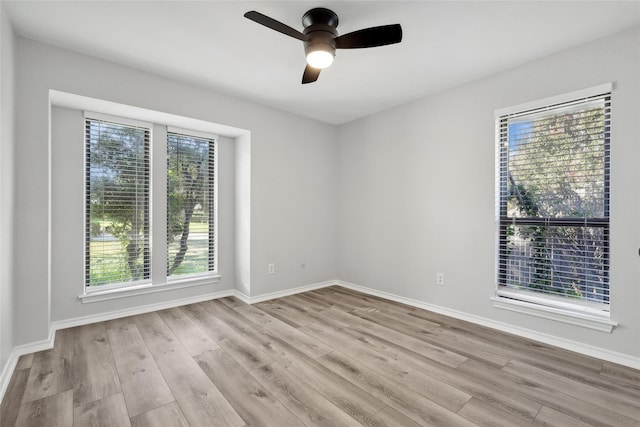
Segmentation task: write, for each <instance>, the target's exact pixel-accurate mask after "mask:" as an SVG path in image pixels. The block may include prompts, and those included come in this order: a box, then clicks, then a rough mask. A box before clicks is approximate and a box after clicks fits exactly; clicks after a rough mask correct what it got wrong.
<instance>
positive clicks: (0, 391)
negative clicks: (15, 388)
mask: <svg viewBox="0 0 640 427" xmlns="http://www.w3.org/2000/svg"><path fill="white" fill-rule="evenodd" d="M54 339H55V331H54V330H53V329H52V328H49V337H48V338H47V339H44V340H41V341H36V342H32V343H29V344H23V345H19V346H16V347H14V348H13V350H12V351H11V354H10V355H9V359H8V360H7V363H6V364H5V366H4V369H3V370H2V374H0V402H1V401H2V398H3V397H4V394H5V392H6V391H7V388H8V387H9V381H11V376H12V375H13V371H14V370H15V369H16V365H17V364H18V359H20V356H22V355H25V354H30V353H35V352H37V351H42V350H48V349H50V348H53V341H54Z"/></svg>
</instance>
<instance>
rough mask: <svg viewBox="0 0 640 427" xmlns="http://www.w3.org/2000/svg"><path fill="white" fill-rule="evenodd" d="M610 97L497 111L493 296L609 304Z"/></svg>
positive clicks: (589, 307) (596, 310) (571, 305)
mask: <svg viewBox="0 0 640 427" xmlns="http://www.w3.org/2000/svg"><path fill="white" fill-rule="evenodd" d="M610 97H611V93H610V89H609V91H607V92H602V91H597V93H594V94H590V95H589V96H582V97H580V98H574V99H572V100H564V101H563V102H554V103H551V104H548V105H544V106H537V107H535V108H524V109H521V110H519V111H512V112H508V113H504V114H499V115H498V117H497V123H496V126H497V130H496V131H497V143H498V148H497V156H498V162H497V169H498V170H497V174H498V177H497V187H498V191H497V197H496V199H497V200H496V203H497V212H498V215H497V216H498V227H499V230H498V251H497V252H498V261H497V282H498V296H501V297H505V298H512V299H515V300H520V301H527V302H531V303H536V304H542V305H546V306H551V307H558V308H562V309H565V310H577V311H580V312H585V311H587V312H590V313H593V314H606V313H607V312H608V311H609V291H610V289H609V177H610V162H609V144H610V123H611V114H610Z"/></svg>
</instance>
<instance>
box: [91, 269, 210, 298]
mask: <svg viewBox="0 0 640 427" xmlns="http://www.w3.org/2000/svg"><path fill="white" fill-rule="evenodd" d="M220 278H221V276H219V275H215V276H207V277H198V278H191V279H181V280H175V281H174V280H171V281H169V282H168V283H162V284H159V285H153V284H150V283H146V284H144V285H139V286H129V287H126V288H117V289H108V290H104V291H95V292H91V293H84V294H80V295H78V299H80V301H82V303H83V304H87V303H92V302H99V301H107V300H112V299H118V298H128V297H132V296H137V295H147V294H153V293H156V292H165V291H174V290H177V289H184V288H191V287H194V286H206V285H211V284H214V283H218V282H219V281H220Z"/></svg>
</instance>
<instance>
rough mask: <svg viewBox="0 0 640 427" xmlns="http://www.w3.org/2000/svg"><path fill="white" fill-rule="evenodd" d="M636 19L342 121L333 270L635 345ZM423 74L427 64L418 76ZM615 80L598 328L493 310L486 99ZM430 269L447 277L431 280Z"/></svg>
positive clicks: (416, 295) (617, 344)
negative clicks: (604, 304) (606, 287)
mask: <svg viewBox="0 0 640 427" xmlns="http://www.w3.org/2000/svg"><path fill="white" fill-rule="evenodd" d="M639 76H640V28H636V29H634V30H632V31H627V32H624V33H621V34H618V35H616V36H613V37H610V38H607V39H603V40H599V41H595V42H592V43H589V44H587V45H584V46H581V47H577V48H574V49H571V50H568V51H565V52H561V53H558V54H555V55H553V56H550V57H547V58H544V59H541V60H539V61H536V62H533V63H529V64H526V65H523V66H521V67H517V68H515V69H511V70H508V71H505V72H502V73H500V74H497V75H493V76H491V77H488V78H485V79H483V80H479V81H475V82H473V83H470V84H467V85H464V86H461V87H457V88H454V89H451V90H448V91H446V92H443V93H440V94H437V95H434V96H430V97H428V98H425V99H422V100H419V101H417V102H414V103H411V104H408V105H404V106H400V107H398V108H394V109H392V110H389V111H386V112H382V113H380V114H376V115H374V116H371V117H367V118H364V119H361V120H358V121H356V122H352V123H349V124H346V125H343V126H342V127H341V128H340V133H339V138H340V139H339V140H340V145H339V156H338V157H339V181H338V182H339V184H340V190H339V226H338V229H339V233H338V236H339V237H338V248H339V257H338V277H340V279H342V280H344V281H347V282H351V283H354V284H357V285H361V286H365V287H369V288H373V289H375V290H378V291H382V292H388V293H391V294H395V295H398V296H401V297H405V298H412V299H415V300H418V301H422V302H426V303H429V304H433V305H436V306H440V307H443V308H446V309H450V310H457V311H461V312H464V313H468V314H470V315H472V316H479V317H481V318H484V319H489V320H491V321H495V322H504V323H507V324H511V325H515V326H518V327H522V328H527V329H530V330H533V331H535V332H537V333H541V334H550V335H553V336H556V337H559V338H561V339H567V340H573V341H578V342H580V343H583V344H587V345H593V346H596V347H600V348H604V349H606V350H609V351H612V352H618V353H622V354H625V355H629V356H632V357H640V345H638V343H640V311H639V310H638V303H639V302H640V286H639V283H640V258H639V257H638V247H639V245H640V221H639V220H638V219H639V218H640V193H639V192H638V191H637V189H638V187H639V186H640V168H639V167H638V165H639V164H640V143H639V142H640V78H639ZM425 78H428V76H425ZM605 82H614V83H615V90H614V93H613V95H612V100H613V101H612V102H613V107H612V110H613V134H612V142H611V146H612V148H611V150H612V160H611V168H612V177H611V185H612V187H611V286H612V291H611V318H612V320H615V321H618V322H619V323H620V326H619V327H617V328H616V329H615V330H614V331H613V333H611V334H607V333H603V332H596V331H592V330H587V329H583V328H580V327H576V326H571V325H567V324H564V323H556V322H553V321H550V320H545V319H540V318H537V317H531V316H527V315H525V314H517V313H512V312H507V311H504V310H499V309H497V308H494V307H493V306H492V304H491V302H490V300H489V298H490V297H491V296H493V295H494V292H495V278H494V265H495V257H494V253H495V238H494V232H495V224H494V206H495V201H494V197H495V188H494V186H495V171H494V168H495V160H494V153H495V151H494V149H495V148H494V147H495V145H494V144H495V134H494V132H495V131H494V110H496V109H498V108H502V107H508V106H511V105H517V104H520V103H524V102H527V101H532V100H536V99H541V98H545V97H549V96H553V95H558V94H563V93H567V92H571V91H574V90H578V89H583V88H587V87H591V86H595V85H598V84H601V83H605ZM436 272H444V273H445V277H446V284H445V286H444V287H439V286H436V284H435V277H436Z"/></svg>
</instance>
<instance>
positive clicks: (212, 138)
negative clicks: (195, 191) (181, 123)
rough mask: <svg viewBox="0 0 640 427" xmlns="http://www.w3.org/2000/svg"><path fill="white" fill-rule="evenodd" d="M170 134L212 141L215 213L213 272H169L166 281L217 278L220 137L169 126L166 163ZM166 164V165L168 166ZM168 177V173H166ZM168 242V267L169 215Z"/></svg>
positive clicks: (210, 243)
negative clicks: (175, 273)
mask: <svg viewBox="0 0 640 427" xmlns="http://www.w3.org/2000/svg"><path fill="white" fill-rule="evenodd" d="M169 133H174V134H178V135H185V136H192V137H195V138H201V139H207V140H209V141H210V146H212V147H213V164H212V165H211V164H210V165H209V166H210V167H213V188H210V189H209V191H210V192H212V193H213V194H212V196H213V197H212V200H211V209H212V210H213V212H210V213H209V218H210V219H209V220H210V221H213V224H212V227H213V229H210V230H209V239H210V240H209V250H213V261H212V262H213V267H214V268H213V270H209V271H207V272H202V273H192V274H181V275H175V276H170V275H169V274H168V271H167V272H166V273H167V274H166V280H167V283H171V284H173V283H184V282H190V281H194V280H203V279H204V280H206V279H207V278H210V277H216V276H218V139H219V137H218V135H215V134H212V133H207V132H201V131H196V130H191V129H184V128H179V127H175V126H167V127H166V135H167V138H166V141H167V146H166V147H165V150H164V151H165V157H166V159H165V160H166V162H168V160H169V155H168V140H169V137H168V134H169ZM209 156H210V157H211V153H210V154H209ZM166 162H165V164H166ZM165 172H168V167H167V170H166V171H165ZM165 175H166V173H165ZM167 187H168V182H167ZM167 196H168V194H165V210H166V211H167V213H168V203H167ZM166 231H167V234H166V235H167V240H166V242H165V250H166V251H167V256H166V260H167V262H166V263H165V266H168V261H169V254H168V248H169V242H168V231H169V225H168V215H167V230H166ZM211 235H213V239H211V237H212V236H211Z"/></svg>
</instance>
